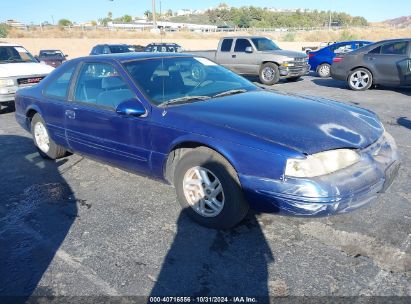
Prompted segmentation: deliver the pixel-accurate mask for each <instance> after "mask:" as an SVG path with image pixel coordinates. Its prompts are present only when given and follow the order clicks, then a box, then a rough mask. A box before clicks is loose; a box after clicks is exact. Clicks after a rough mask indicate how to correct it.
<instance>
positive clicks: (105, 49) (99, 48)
mask: <svg viewBox="0 0 411 304" xmlns="http://www.w3.org/2000/svg"><path fill="white" fill-rule="evenodd" d="M129 52H133V51H131V50H130V49H129V46H128V45H127V44H98V45H96V46H95V47H93V48H92V49H91V52H90V55H101V54H117V53H129Z"/></svg>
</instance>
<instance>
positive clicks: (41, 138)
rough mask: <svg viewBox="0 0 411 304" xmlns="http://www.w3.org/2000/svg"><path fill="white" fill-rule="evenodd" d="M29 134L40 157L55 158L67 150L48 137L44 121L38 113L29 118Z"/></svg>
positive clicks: (61, 155)
mask: <svg viewBox="0 0 411 304" xmlns="http://www.w3.org/2000/svg"><path fill="white" fill-rule="evenodd" d="M31 134H32V136H33V141H34V144H35V146H36V147H37V149H38V151H39V153H40V155H41V156H42V157H44V158H50V159H57V158H60V157H63V156H64V155H65V154H66V152H67V151H66V150H65V149H64V148H63V147H61V146H59V145H57V144H56V143H55V142H54V141H53V140H52V139H51V138H50V136H49V132H48V130H47V128H46V123H45V122H44V120H43V118H42V117H41V115H40V114H38V113H37V114H35V115H34V116H33V118H32V120H31Z"/></svg>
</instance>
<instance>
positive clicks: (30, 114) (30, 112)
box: [26, 106, 41, 129]
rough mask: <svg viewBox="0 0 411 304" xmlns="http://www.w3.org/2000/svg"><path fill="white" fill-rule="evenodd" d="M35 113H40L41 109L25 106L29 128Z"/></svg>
mask: <svg viewBox="0 0 411 304" xmlns="http://www.w3.org/2000/svg"><path fill="white" fill-rule="evenodd" d="M36 114H40V115H41V111H40V109H39V108H38V107H36V106H31V107H29V108H27V110H26V118H27V126H28V128H29V129H31V120H32V119H33V117H34V115H36Z"/></svg>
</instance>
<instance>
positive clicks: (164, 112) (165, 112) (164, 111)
mask: <svg viewBox="0 0 411 304" xmlns="http://www.w3.org/2000/svg"><path fill="white" fill-rule="evenodd" d="M161 69H162V70H164V59H163V58H161ZM161 78H162V80H163V90H162V92H161V93H162V98H161V100H162V101H163V102H164V96H165V94H164V77H161ZM167 108H168V104H167V103H166V105H165V107H164V109H163V113H161V115H162V116H163V117H164V116H166V114H167Z"/></svg>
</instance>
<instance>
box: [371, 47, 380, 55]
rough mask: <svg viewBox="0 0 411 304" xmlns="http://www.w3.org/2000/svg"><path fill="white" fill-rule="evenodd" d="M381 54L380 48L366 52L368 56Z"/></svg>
mask: <svg viewBox="0 0 411 304" xmlns="http://www.w3.org/2000/svg"><path fill="white" fill-rule="evenodd" d="M379 53H381V46H379V47H376V48H375V49H372V50H371V51H369V52H368V54H379Z"/></svg>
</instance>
